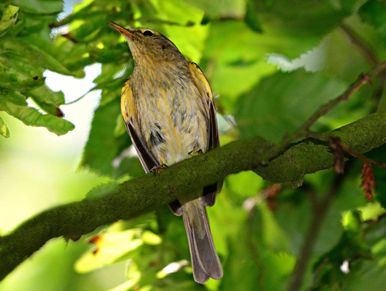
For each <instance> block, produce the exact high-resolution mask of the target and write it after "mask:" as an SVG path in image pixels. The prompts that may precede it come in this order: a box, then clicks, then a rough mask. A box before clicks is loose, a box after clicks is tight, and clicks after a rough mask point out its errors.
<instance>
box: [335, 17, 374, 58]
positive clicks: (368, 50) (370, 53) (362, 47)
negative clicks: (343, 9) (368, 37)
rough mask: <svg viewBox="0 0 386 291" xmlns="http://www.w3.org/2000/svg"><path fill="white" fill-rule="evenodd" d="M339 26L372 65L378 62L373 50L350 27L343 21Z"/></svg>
mask: <svg viewBox="0 0 386 291" xmlns="http://www.w3.org/2000/svg"><path fill="white" fill-rule="evenodd" d="M339 27H340V28H341V29H342V30H343V32H344V33H345V34H346V35H347V36H348V37H349V38H350V40H351V42H352V43H353V44H354V45H355V46H357V47H358V48H359V50H360V52H361V53H362V54H363V55H364V56H365V58H366V59H367V60H368V61H369V62H370V63H371V64H372V65H377V64H379V60H378V57H377V56H376V55H375V53H374V52H373V50H372V49H371V48H370V47H369V45H368V44H367V43H366V42H365V41H364V40H363V39H362V38H361V37H360V36H359V35H358V34H357V33H356V32H355V31H354V30H353V29H352V28H351V27H349V26H348V25H347V24H344V23H342V24H341V25H340V26H339Z"/></svg>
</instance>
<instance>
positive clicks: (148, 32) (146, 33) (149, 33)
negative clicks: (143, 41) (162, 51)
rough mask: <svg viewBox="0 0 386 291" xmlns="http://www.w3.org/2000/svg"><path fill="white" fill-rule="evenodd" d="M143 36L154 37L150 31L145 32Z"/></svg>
mask: <svg viewBox="0 0 386 291" xmlns="http://www.w3.org/2000/svg"><path fill="white" fill-rule="evenodd" d="M142 34H143V35H144V36H152V35H153V33H152V32H151V31H150V30H145V31H144V32H143V33H142Z"/></svg>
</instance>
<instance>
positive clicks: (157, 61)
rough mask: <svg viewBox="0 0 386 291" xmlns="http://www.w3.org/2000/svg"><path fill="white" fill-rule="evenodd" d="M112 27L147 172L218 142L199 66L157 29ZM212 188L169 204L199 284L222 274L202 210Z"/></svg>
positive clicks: (125, 103) (126, 112) (127, 116)
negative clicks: (121, 42) (130, 62)
mask: <svg viewBox="0 0 386 291" xmlns="http://www.w3.org/2000/svg"><path fill="white" fill-rule="evenodd" d="M112 26H113V27H114V28H115V29H117V30H118V31H119V32H120V33H122V34H123V35H124V36H125V37H126V39H127V41H128V44H129V47H130V51H131V53H132V55H133V58H134V61H135V68H134V71H133V73H132V75H131V77H130V79H129V80H128V81H127V82H126V83H125V85H124V87H123V89H122V98H121V110H122V115H123V118H124V120H125V123H126V125H127V128H128V132H129V134H130V136H131V139H132V141H133V144H134V145H135V147H136V149H137V152H138V155H139V157H140V160H141V163H142V166H143V167H144V169H145V171H146V172H150V171H152V170H153V169H157V168H159V167H161V166H168V165H171V164H174V163H176V162H178V161H181V160H184V159H187V158H189V157H191V156H192V155H195V154H199V153H203V152H206V151H208V150H210V149H212V148H214V147H216V146H218V145H219V139H218V131H217V123H216V117H215V108H214V103H213V96H212V92H211V89H210V86H209V83H208V81H207V80H206V78H205V76H204V74H203V73H202V72H201V70H200V69H199V67H198V66H197V65H196V64H194V63H191V62H189V61H187V60H186V59H185V58H184V57H183V55H182V54H181V53H180V52H179V51H178V49H177V48H176V46H175V45H174V44H173V43H172V42H171V41H170V40H168V39H167V38H166V37H164V36H162V35H160V34H158V33H156V32H153V31H150V30H139V29H130V30H126V29H124V28H122V27H120V26H118V25H117V24H114V23H113V24H112ZM216 191H217V185H210V186H208V187H206V188H205V189H203V196H202V197H200V198H198V199H196V200H193V201H190V202H187V203H185V204H184V205H182V206H181V205H180V204H179V202H178V201H176V202H175V203H172V204H171V208H172V210H173V211H174V212H175V213H176V214H177V215H182V216H183V221H184V224H185V229H186V232H187V236H188V241H189V248H190V253H191V258H192V265H193V273H194V278H195V280H196V281H197V282H199V283H202V282H205V281H206V280H207V279H208V277H212V278H215V279H219V278H221V277H222V268H221V263H220V261H219V259H218V256H217V254H216V251H215V248H214V245H213V241H212V237H211V233H210V228H209V223H208V218H207V214H206V210H205V206H206V205H213V204H214V200H215V194H216Z"/></svg>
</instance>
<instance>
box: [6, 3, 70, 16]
mask: <svg viewBox="0 0 386 291" xmlns="http://www.w3.org/2000/svg"><path fill="white" fill-rule="evenodd" d="M11 3H12V4H14V5H16V6H19V7H20V9H21V10H22V11H25V12H28V13H36V14H39V13H42V14H58V13H60V12H61V11H62V9H63V1H62V0H48V1H47V0H29V1H24V0H11Z"/></svg>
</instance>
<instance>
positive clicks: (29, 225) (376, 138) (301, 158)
mask: <svg viewBox="0 0 386 291" xmlns="http://www.w3.org/2000/svg"><path fill="white" fill-rule="evenodd" d="M331 135H333V136H337V137H339V138H340V140H341V141H342V142H343V143H345V144H346V145H347V146H349V147H350V148H351V149H352V150H354V151H356V152H358V153H365V152H368V151H370V150H372V149H374V148H376V147H379V146H381V145H383V144H385V143H386V112H379V113H374V114H371V115H369V116H367V117H365V118H363V119H361V120H358V121H356V122H354V123H352V124H349V125H347V126H344V127H342V128H340V129H337V130H335V131H332V132H330V133H326V136H331ZM276 155H277V146H275V145H273V144H272V143H270V142H267V141H265V140H263V139H262V138H259V137H255V138H253V139H248V140H240V141H235V142H232V143H230V144H227V145H225V146H223V147H221V148H218V149H215V150H213V151H210V152H209V153H206V154H203V155H199V156H196V157H193V158H191V159H188V160H185V161H182V162H181V163H177V164H175V165H173V166H171V167H169V168H167V169H164V170H162V171H161V172H160V173H159V174H157V175H154V174H147V175H144V176H142V177H139V178H136V179H133V180H130V181H128V182H125V183H123V184H121V185H120V186H119V187H118V188H117V189H116V190H114V191H112V192H111V193H109V194H106V195H105V196H103V197H98V198H95V199H90V200H82V201H79V202H74V203H70V204H66V205H62V206H58V207H55V208H52V209H49V210H46V211H44V212H42V213H40V214H38V215H36V216H35V217H32V218H31V219H29V220H27V221H26V222H24V223H23V224H21V225H20V226H19V227H18V228H16V229H15V230H14V231H13V232H12V233H10V234H9V235H7V236H4V237H1V238H0V258H1V260H0V279H2V278H4V277H5V276H6V275H7V274H8V273H10V272H11V271H12V270H13V269H14V268H15V267H16V266H17V265H19V264H20V263H21V262H23V261H24V260H25V259H27V258H28V257H30V256H31V255H32V254H33V253H34V252H35V251H37V250H39V249H40V248H41V247H42V246H43V245H44V244H45V243H46V242H47V241H48V240H50V239H52V238H55V237H60V236H63V237H66V238H77V237H80V236H81V235H83V234H86V233H89V232H91V231H92V230H94V229H95V228H97V227H99V226H102V225H106V224H109V223H112V222H115V221H117V220H119V219H129V218H133V217H136V216H139V215H140V214H142V213H144V212H147V211H150V210H154V209H156V208H158V207H160V206H162V205H164V204H166V203H169V202H171V201H173V200H175V199H176V198H177V199H179V200H180V201H182V202H184V201H187V200H190V199H193V198H195V197H197V196H198V193H200V191H199V190H200V189H202V188H203V187H204V186H205V185H210V184H213V183H215V182H216V181H218V180H222V179H223V178H225V177H226V176H227V175H229V174H233V173H237V172H240V171H245V170H254V171H255V172H256V173H257V174H258V175H260V176H262V177H263V178H264V179H267V180H270V181H272V182H281V183H283V182H296V181H299V180H300V179H302V178H303V176H304V175H305V174H307V173H313V172H316V171H319V170H322V169H326V168H329V167H332V166H333V164H334V154H333V153H332V152H331V150H330V149H329V147H328V145H323V144H318V143H315V142H313V141H311V140H306V141H303V142H301V143H298V144H296V145H293V146H292V147H290V148H289V149H288V150H286V151H285V152H284V153H282V154H280V155H279V156H277V157H276V158H274V159H273V160H272V161H271V162H269V163H268V164H267V165H264V166H263V165H262V162H263V161H268V160H270V159H271V158H272V157H273V156H276ZM220 199H221V197H220Z"/></svg>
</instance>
